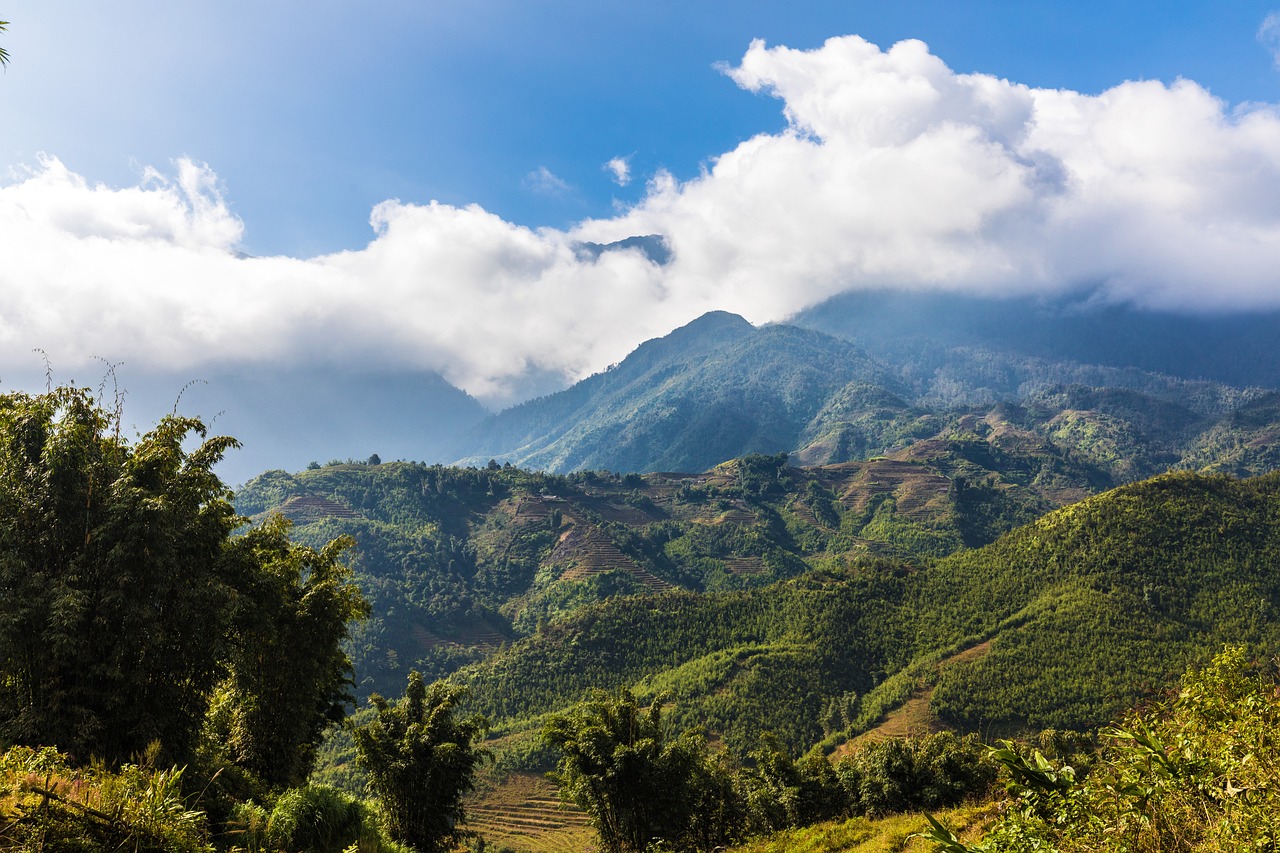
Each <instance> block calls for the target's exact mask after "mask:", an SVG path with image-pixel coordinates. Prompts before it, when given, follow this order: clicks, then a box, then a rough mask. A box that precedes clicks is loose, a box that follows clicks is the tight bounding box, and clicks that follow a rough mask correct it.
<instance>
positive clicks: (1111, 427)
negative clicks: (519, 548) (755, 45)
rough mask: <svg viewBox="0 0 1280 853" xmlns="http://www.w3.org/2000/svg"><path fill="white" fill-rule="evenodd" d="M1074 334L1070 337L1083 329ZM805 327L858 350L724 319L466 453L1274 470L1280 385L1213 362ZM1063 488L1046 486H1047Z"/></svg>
mask: <svg viewBox="0 0 1280 853" xmlns="http://www.w3.org/2000/svg"><path fill="white" fill-rule="evenodd" d="M944 303H945V300H944ZM1024 307H1025V306H1024ZM962 309H963V310H962ZM935 310H941V309H938V308H936V306H935ZM973 310H975V309H973V308H971V307H970V308H966V307H965V306H963V305H962V306H957V318H958V319H955V320H953V321H952V322H954V323H958V324H959V327H958V328H960V329H964V328H967V327H965V326H964V323H963V318H964V317H965V316H967V313H966V312H968V313H972V312H973ZM882 313H883V308H882ZM943 313H945V312H943ZM836 316H837V318H839V317H844V316H846V315H845V314H843V313H840V314H837V315H836ZM1055 316H1056V315H1055ZM1125 316H1127V315H1125ZM1072 318H1074V315H1070V316H1069V317H1067V318H1066V319H1063V320H1062V322H1064V323H1068V326H1069V327H1071V328H1074V326H1071V325H1070V324H1071V323H1075V322H1082V321H1079V320H1078V318H1075V319H1072ZM801 319H804V320H805V321H806V322H809V323H811V325H815V326H820V327H824V328H831V329H832V330H833V331H834V332H837V333H839V332H844V333H845V334H847V335H848V336H849V337H848V339H846V340H841V339H838V338H835V337H831V336H829V335H827V334H825V333H823V332H819V331H814V330H812V329H810V328H802V327H800V326H789V325H774V326H765V327H762V328H759V329H756V328H754V327H752V326H751V325H750V324H748V323H747V322H746V321H745V320H743V319H742V318H741V317H737V316H735V315H730V314H725V313H724V312H717V313H713V314H708V315H706V316H705V317H702V318H700V319H698V320H696V321H694V322H693V323H690V324H689V325H687V326H685V327H683V328H681V329H677V330H676V331H675V332H672V333H671V334H670V335H668V336H666V337H664V338H660V339H657V340H653V341H649V342H648V343H646V344H643V345H642V346H641V347H639V348H638V349H637V350H636V351H635V352H634V353H632V354H631V355H630V356H628V357H627V358H626V359H625V360H623V361H622V362H621V363H620V364H618V365H615V366H614V367H613V368H611V369H610V370H608V371H606V372H604V373H601V374H598V375H596V376H592V377H590V378H589V379H586V380H584V381H582V382H580V383H578V384H577V385H574V386H573V387H571V388H569V389H567V390H565V391H562V392H559V393H556V394H552V395H550V396H548V397H544V398H541V399H538V400H533V401H530V402H528V403H525V404H523V405H520V406H517V407H515V408H512V409H508V410H506V411H504V412H502V413H500V414H498V415H495V416H492V417H490V418H489V419H487V420H486V421H485V422H484V423H483V424H482V425H481V427H480V428H479V430H478V433H477V437H476V438H474V439H471V440H469V441H468V442H467V443H464V444H463V445H461V446H460V447H459V449H458V452H457V455H458V456H459V457H461V459H460V461H459V463H458V464H461V465H473V466H475V465H483V464H485V462H486V461H487V460H489V459H496V460H497V461H499V462H501V463H507V462H510V463H512V464H514V465H519V466H522V467H530V468H536V469H539V470H546V471H556V472H560V473H567V472H571V471H580V470H589V469H607V470H612V471H623V472H625V471H639V472H656V471H701V470H704V469H706V468H709V467H711V466H713V465H716V464H718V463H720V462H723V461H725V460H728V459H731V458H736V457H739V456H742V455H744V454H748V453H766V454H775V453H783V452H785V453H791V454H793V456H794V460H795V462H796V463H797V464H802V465H818V464H829V463H836V462H847V461H857V460H865V459H869V458H872V457H875V456H879V455H886V454H894V453H898V452H901V451H903V450H904V449H905V448H907V447H908V446H909V445H911V444H913V443H916V442H921V441H925V440H931V439H933V440H936V439H943V440H945V439H950V438H954V437H956V436H958V435H964V434H966V433H976V434H977V435H978V436H979V437H983V438H986V437H988V435H989V433H990V432H991V431H993V430H995V431H998V432H999V433H1001V434H1000V435H999V436H998V438H997V440H996V441H993V442H991V443H992V444H993V446H995V447H997V448H998V449H999V450H1000V451H1002V452H1004V453H1005V454H1006V455H1008V454H1013V455H1020V456H1022V457H1028V456H1029V457H1034V459H1033V460H1030V461H1029V460H1027V459H1025V458H1024V459H1023V460H1022V464H1039V465H1040V466H1041V467H1042V468H1045V467H1046V466H1047V468H1064V467H1065V468H1066V469H1069V470H1068V471H1067V473H1066V476H1065V477H1062V478H1060V479H1063V480H1064V481H1066V482H1071V483H1079V482H1087V483H1088V484H1089V486H1090V488H1091V489H1092V490H1096V489H1100V488H1109V487H1111V486H1115V485H1119V484H1121V483H1125V482H1132V481H1134V480H1137V479H1141V478H1143V477H1150V476H1153V475H1155V474H1158V473H1161V472H1163V471H1166V470H1169V469H1170V468H1184V467H1185V468H1191V469H1200V468H1205V467H1210V466H1215V465H1216V466H1219V470H1229V471H1231V472H1232V473H1236V474H1238V475H1242V476H1245V475H1248V474H1256V473H1262V472H1264V471H1267V470H1270V469H1271V467H1273V465H1274V462H1275V461H1276V460H1275V458H1274V456H1273V455H1268V454H1269V450H1268V448H1271V447H1273V446H1274V444H1275V441H1274V439H1275V437H1276V436H1277V435H1280V416H1278V413H1277V410H1276V406H1275V402H1274V397H1273V395H1274V393H1275V392H1274V391H1267V390H1265V389H1264V388H1260V387H1253V386H1249V385H1247V383H1246V382H1245V380H1246V379H1254V378H1257V379H1265V380H1268V381H1271V380H1272V379H1274V378H1275V377H1270V376H1269V375H1268V374H1265V373H1259V372H1258V370H1256V369H1252V366H1250V365H1240V366H1238V367H1239V369H1235V370H1234V372H1233V371H1232V370H1230V369H1227V367H1223V368H1222V369H1220V370H1216V371H1215V375H1224V376H1227V377H1240V379H1237V380H1235V384H1232V382H1223V381H1205V380H1203V379H1201V378H1200V374H1197V373H1195V365H1196V364H1198V362H1189V363H1187V364H1183V363H1181V362H1178V363H1175V362H1170V363H1169V368H1170V370H1175V369H1176V370H1178V371H1181V373H1160V372H1153V371H1150V370H1140V369H1137V368H1134V367H1131V366H1128V365H1130V364H1134V363H1141V364H1153V363H1154V362H1152V360H1151V359H1145V360H1139V361H1137V362H1124V361H1123V359H1122V358H1121V356H1122V355H1123V353H1113V352H1112V351H1111V350H1109V349H1106V347H1103V346H1102V345H1101V343H1100V344H1099V346H1100V347H1101V348H1100V349H1099V350H1098V357H1099V359H1100V360H1102V359H1110V361H1105V360H1104V361H1102V362H1101V363H1089V362H1082V361H1075V360H1070V359H1068V358H1063V357H1061V356H1060V355H1057V354H1056V353H1057V351H1056V350H1053V349H1052V348H1050V349H1043V348H1041V349H1037V348H1035V347H1030V346H1028V347H1023V348H1019V346H1015V344H1017V343H1018V342H1019V341H1020V340H1021V339H1020V338H1010V339H1006V338H1005V337H1000V336H999V335H995V334H994V332H992V331H991V330H990V329H989V327H988V326H987V325H981V329H984V330H987V332H984V335H985V337H984V336H983V335H979V334H977V333H976V332H974V333H972V334H970V333H968V332H966V333H963V334H962V333H960V332H959V331H957V333H956V334H955V335H953V336H952V337H951V338H949V337H948V336H947V335H941V336H939V337H938V338H937V339H935V338H932V337H930V335H929V334H928V331H927V329H923V328H921V329H918V330H917V331H918V336H917V337H906V338H893V337H885V336H884V334H883V332H882V331H879V330H871V329H867V328H865V322H866V321H865V319H858V320H857V322H853V320H852V319H850V322H851V323H853V325H852V326H849V325H847V324H846V325H842V324H841V323H840V322H836V321H835V320H833V319H832V318H831V317H828V316H827V315H825V314H822V313H821V312H819V313H818V314H815V315H814V316H812V317H809V316H808V315H806V318H801ZM819 320H824V321H825V326H824V325H823V322H819ZM1068 321H1070V322H1068ZM903 322H905V321H904V320H903V319H902V318H898V319H896V320H895V321H894V322H893V323H890V324H889V325H890V326H891V327H896V325H898V324H901V323H903ZM975 322H976V321H975ZM1010 322H1012V321H1010ZM1099 322H1101V321H1099ZM1117 322H1118V321H1117ZM1135 322H1137V321H1136V320H1135ZM1171 322H1172V321H1171ZM1187 322H1190V321H1187ZM1055 328H1057V327H1055ZM1172 328H1175V329H1177V328H1181V327H1180V326H1178V325H1177V324H1176V323H1174V324H1173V326H1172ZM1251 328H1252V327H1251ZM864 332H865V333H866V337H865V338H863V337H861V336H860V335H862V334H863V333H864ZM1055 334H1059V336H1061V335H1063V334H1065V333H1061V332H1057V333H1055ZM971 339H972V340H973V341H976V343H970V340H971ZM864 343H865V344H866V345H867V346H868V347H871V348H872V349H871V350H870V351H869V350H867V349H864V348H863V344H864ZM984 344H985V345H987V346H989V347H990V348H984V346H983V345H984ZM1065 351H1066V350H1064V352H1065ZM1073 351H1074V350H1073ZM1090 352H1092V350H1088V349H1085V350H1081V351H1080V354H1081V355H1088V354H1089V353H1090ZM1117 365H1119V366H1117ZM1246 368H1249V369H1246ZM1206 369H1207V368H1206ZM1271 387H1274V385H1273V386H1271ZM1049 476H1052V473H1051V472H1050V471H1049V470H1047V469H1046V470H1045V472H1044V476H1043V477H1042V479H1045V478H1047V477H1049Z"/></svg>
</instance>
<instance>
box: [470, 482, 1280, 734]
mask: <svg viewBox="0 0 1280 853" xmlns="http://www.w3.org/2000/svg"><path fill="white" fill-rule="evenodd" d="M1277 513H1280V476H1276V475H1273V476H1268V477H1265V478H1259V479H1255V480H1249V481H1237V480H1232V479H1227V478H1217V477H1203V476H1195V475H1186V474H1180V475H1169V476H1166V477H1161V478H1157V479H1155V480H1151V481H1147V482H1143V483H1140V484H1136V485H1133V486H1127V487H1124V488H1121V489H1119V490H1116V491H1113V492H1109V493H1107V494H1105V495H1101V496H1099V497H1096V498H1092V499H1090V500H1088V501H1085V502H1084V503H1081V504H1078V505H1075V506H1072V507H1069V508H1067V509H1064V510H1060V511H1057V512H1054V513H1051V514H1050V515H1048V516H1046V517H1045V518H1043V519H1041V520H1039V521H1037V522H1035V523H1034V524H1032V525H1029V526H1027V527H1024V528H1021V529H1019V530H1017V531H1015V532H1014V533H1011V534H1010V535H1008V536H1006V537H1004V538H1002V539H1001V540H999V541H998V542H996V543H995V544H993V545H990V546H987V547H986V548H982V549H979V550H976V551H968V552H964V553H961V554H957V555H955V556H953V557H949V558H947V559H944V560H941V561H938V562H937V563H934V564H933V565H930V566H928V567H925V568H920V569H912V568H911V567H909V566H908V565H906V564H901V563H884V562H879V563H877V562H875V561H869V562H867V563H865V564H861V565H852V566H850V567H848V568H847V569H845V570H843V571H816V572H808V573H806V574H804V575H801V576H799V577H797V578H795V579H792V580H789V581H783V582H780V583H777V584H774V585H771V586H768V587H764V588H759V589H754V590H749V591H743V592H737V593H721V594H715V595H704V596H697V595H693V594H690V593H673V594H669V595H665V596H661V597H656V598H650V599H646V600H645V601H644V602H643V603H641V602H638V601H635V600H619V599H615V600H612V601H608V602H604V603H602V604H600V605H596V606H592V607H589V608H585V609H583V610H581V611H579V612H577V613H575V614H573V615H572V616H569V617H567V618H565V619H563V620H561V621H559V622H557V623H556V624H554V625H551V626H548V627H547V628H545V629H544V630H542V631H540V632H539V633H538V634H537V635H535V636H533V637H530V638H527V639H524V640H521V641H519V642H517V643H515V644H514V645H512V646H511V647H510V648H508V649H506V650H504V651H503V652H501V653H499V654H497V655H495V656H493V657H492V658H490V659H489V660H488V661H486V662H484V663H483V664H480V665H478V666H476V667H473V668H470V669H469V670H467V671H466V674H465V680H466V682H467V683H468V684H470V685H471V687H472V689H473V692H474V696H475V700H476V702H477V704H478V706H479V707H481V708H483V709H484V710H485V711H486V712H488V713H490V714H492V715H493V716H494V717H495V718H497V719H507V718H519V717H527V716H532V715H536V714H539V713H542V712H545V711H549V710H553V709H555V708H557V707H559V706H561V705H563V704H566V703H569V702H572V701H574V700H575V699H576V698H577V697H578V696H579V695H580V694H581V693H582V692H583V691H585V690H586V689H587V688H588V687H591V686H605V687H617V686H623V685H638V686H639V689H640V690H641V692H642V694H647V695H656V694H657V693H658V692H670V693H672V695H673V696H674V697H675V698H676V702H677V709H678V710H677V713H678V714H679V715H680V719H681V721H682V722H685V723H689V724H698V725H702V726H706V727H708V728H709V729H710V730H711V731H713V732H715V733H717V734H718V735H720V736H722V737H723V738H724V740H725V742H726V744H727V745H728V746H729V747H730V748H731V749H735V750H740V751H742V752H743V753H744V754H745V752H746V751H747V750H749V749H750V748H751V747H752V745H753V743H754V742H755V739H756V738H757V737H758V735H759V733H760V732H762V731H773V732H775V733H777V734H778V735H779V736H781V737H782V738H783V739H784V742H786V743H788V744H790V746H791V747H792V748H793V749H803V748H806V747H807V746H809V745H810V744H812V743H815V742H817V741H819V740H820V739H822V737H823V735H824V734H827V735H831V737H830V738H829V739H828V740H827V741H826V743H827V746H828V747H831V746H834V745H835V744H836V743H839V742H841V741H842V740H844V739H845V738H847V737H850V736H853V735H857V734H859V733H860V732H862V731H865V730H867V729H868V728H870V727H872V726H874V725H876V724H877V723H878V722H880V720H881V719H882V716H883V715H884V714H885V713H887V712H888V711H891V710H892V709H893V708H895V707H896V706H898V705H900V704H901V703H903V702H904V701H906V700H907V699H908V698H910V697H911V696H913V695H920V694H921V693H924V694H927V695H928V697H929V707H930V710H931V712H932V713H933V714H934V715H935V716H936V717H937V718H938V721H939V722H941V723H943V724H946V725H949V726H954V727H956V728H958V729H961V730H965V731H983V732H988V733H993V732H994V733H1013V732H1017V731H1027V730H1032V731H1034V730H1039V729H1041V728H1050V727H1052V728H1068V729H1085V728H1092V727H1096V726H1098V725H1101V724H1102V723H1104V722H1106V721H1107V720H1109V719H1111V718H1112V717H1113V716H1114V715H1115V714H1117V713H1118V712H1119V711H1121V710H1122V709H1123V708H1125V707H1128V706H1129V705H1131V704H1132V703H1133V702H1134V700H1135V699H1136V697H1138V696H1139V695H1141V694H1142V692H1143V691H1144V690H1146V689H1150V688H1151V687H1153V686H1157V685H1163V684H1166V683H1169V682H1170V680H1171V679H1173V678H1175V677H1176V675H1177V674H1178V673H1179V672H1181V671H1182V670H1183V669H1184V668H1185V667H1186V665H1187V663H1188V662H1189V661H1192V660H1196V659H1201V658H1203V657H1204V656H1205V655H1206V654H1207V653H1209V652H1210V651H1212V650H1214V649H1216V648H1219V647H1220V646H1221V645H1222V644H1223V643H1224V642H1242V643H1248V644H1251V645H1253V646H1254V647H1256V648H1268V649H1274V648H1280V645H1277V641H1280V623H1277V618H1276V610H1275V607H1276V603H1277V602H1278V601H1280V572H1278V571H1277V569H1276V566H1277V565H1280V563H1278V562H1277V557H1280V530H1278V529H1277V527H1276V525H1275V521H1276V519H1277ZM978 646H981V652H982V653H981V654H976V655H974V654H970V655H965V654H962V652H964V650H966V649H972V648H974V647H978Z"/></svg>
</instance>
